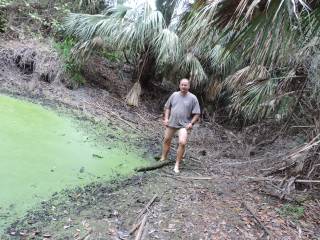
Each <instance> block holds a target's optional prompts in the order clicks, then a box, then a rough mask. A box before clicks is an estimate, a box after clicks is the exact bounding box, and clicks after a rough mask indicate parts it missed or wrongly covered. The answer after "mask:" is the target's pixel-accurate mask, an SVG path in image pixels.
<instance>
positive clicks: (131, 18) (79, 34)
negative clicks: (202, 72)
mask: <svg viewBox="0 0 320 240" xmlns="http://www.w3.org/2000/svg"><path fill="white" fill-rule="evenodd" d="M168 2H170V1H168ZM173 2H175V1H173ZM157 5H159V6H162V7H163V8H162V10H163V11H164V12H163V13H162V12H161V11H158V10H153V9H152V8H151V6H150V5H149V4H148V3H141V4H139V5H136V6H134V7H128V6H124V5H117V6H115V7H112V8H110V9H107V10H106V11H105V12H103V13H102V14H97V15H89V14H70V15H69V16H68V17H67V19H66V24H65V26H66V29H67V34H69V35H73V36H75V37H76V38H77V39H78V40H79V43H78V45H77V48H78V50H80V51H79V52H80V53H82V56H84V57H87V56H88V55H89V54H90V52H91V51H92V49H93V47H94V46H95V45H96V44H97V39H100V40H102V42H103V44H104V45H108V46H113V48H114V49H118V50H123V51H127V52H128V53H129V54H131V55H132V56H137V57H136V61H135V63H136V66H137V67H136V71H135V74H134V78H135V80H136V83H135V85H134V87H133V89H132V90H131V91H130V92H129V94H128V96H127V102H128V103H129V104H130V105H137V104H138V97H139V95H140V91H141V87H140V85H142V87H147V86H148V83H149V82H150V80H151V79H153V78H154V77H155V76H156V71H160V72H161V69H165V65H170V64H174V63H176V62H177V61H178V59H180V58H181V45H180V42H179V38H178V36H177V34H176V33H175V32H174V31H173V30H172V29H170V28H169V25H168V24H169V23H170V19H171V17H172V14H173V10H170V11H168V9H167V8H165V6H169V7H171V8H172V9H174V8H175V4H174V3H172V2H170V4H169V5H168V3H167V1H163V0H159V1H157Z"/></svg>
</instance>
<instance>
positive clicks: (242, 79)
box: [224, 65, 270, 91]
mask: <svg viewBox="0 0 320 240" xmlns="http://www.w3.org/2000/svg"><path fill="white" fill-rule="evenodd" d="M269 77H270V75H269V73H268V70H267V69H266V68H265V67H264V66H259V65H258V66H247V67H245V68H242V69H240V70H238V71H236V72H235V73H234V74H232V75H230V76H229V77H227V78H226V79H225V80H224V86H225V87H226V88H227V89H229V90H230V91H237V90H240V89H241V88H242V87H243V86H245V85H250V84H251V82H254V81H256V82H258V81H261V80H264V79H268V78H269Z"/></svg>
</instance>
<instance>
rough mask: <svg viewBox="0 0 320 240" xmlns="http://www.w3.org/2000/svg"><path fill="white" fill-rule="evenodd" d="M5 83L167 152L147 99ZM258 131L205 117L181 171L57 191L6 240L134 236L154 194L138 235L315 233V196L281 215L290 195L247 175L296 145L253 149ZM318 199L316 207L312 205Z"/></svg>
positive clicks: (1, 85) (0, 82)
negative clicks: (278, 195) (131, 103)
mask: <svg viewBox="0 0 320 240" xmlns="http://www.w3.org/2000/svg"><path fill="white" fill-rule="evenodd" d="M30 84H32V87H30ZM0 89H1V91H2V92H6V93H10V94H14V95H24V96H25V97H27V98H28V99H31V100H33V101H40V102H47V103H48V102H50V103H51V105H60V104H62V105H64V106H67V107H69V108H73V109H77V110H80V111H82V112H83V113H84V114H87V115H89V116H94V117H95V118H96V119H98V120H99V119H106V118H107V119H109V120H111V121H113V122H115V123H117V125H118V126H120V127H122V128H124V129H127V130H128V131H130V132H135V133H136V134H137V135H138V136H139V139H137V143H136V144H137V145H140V146H141V147H145V148H147V149H148V150H149V151H150V152H152V153H154V154H155V155H157V154H158V153H159V152H160V150H161V138H162V131H163V127H162V126H161V121H160V116H161V113H160V112H159V111H158V110H157V109H156V108H153V110H151V108H150V105H152V104H150V103H143V104H142V105H141V106H140V107H139V108H138V109H132V108H129V107H127V106H126V105H125V104H124V102H123V101H122V100H121V99H120V98H116V97H115V96H113V95H112V94H111V93H109V92H107V91H105V90H102V89H99V88H93V87H92V86H85V87H82V88H80V89H77V90H69V89H67V88H65V87H64V86H63V85H61V84H59V83H56V82H53V83H48V82H43V81H42V82H41V81H36V82H32V81H26V80H20V79H16V78H15V79H6V78H4V77H1V75H0ZM154 109H156V110H154ZM259 132H260V130H259V129H251V130H250V131H249V130H248V132H244V133H234V132H231V131H230V130H226V129H224V128H222V127H221V126H219V125H217V124H214V123H204V122H202V123H200V124H199V125H198V126H196V127H195V129H194V131H193V133H192V136H191V138H190V142H189V144H188V151H187V155H186V160H185V162H184V164H183V166H182V169H181V174H179V175H175V174H173V171H172V166H167V167H164V168H162V169H159V170H156V171H153V172H148V173H139V174H136V175H135V176H134V177H132V178H130V179H126V180H119V181H117V182H109V183H101V184H92V185H89V186H87V187H86V188H84V189H74V190H70V191H68V192H64V193H62V194H58V195H55V196H53V197H52V199H51V200H50V201H48V202H43V203H42V204H41V206H39V208H38V209H36V210H34V211H31V212H30V213H28V214H27V215H26V216H25V218H24V219H21V220H20V221H18V222H16V223H15V224H13V225H12V226H11V227H10V228H9V229H8V234H7V235H6V236H3V237H2V238H4V239H30V238H31V239H32V238H33V239H43V238H48V239H49V238H51V239H79V240H80V239H87V240H88V239H95V240H96V239H134V235H128V234H129V232H130V229H131V228H132V226H134V224H135V223H136V222H139V221H137V220H136V218H137V216H138V215H139V212H140V211H141V210H142V209H143V208H144V207H145V206H146V204H147V203H148V202H149V201H150V199H152V198H153V197H154V196H155V195H156V196H157V197H156V199H155V201H154V202H153V203H152V204H151V206H150V207H149V208H148V209H147V211H146V213H147V218H146V224H145V226H144V228H143V230H144V231H143V233H142V239H161V240H165V239H170V240H171V239H195V240H198V239H268V238H269V239H317V238H318V239H319V238H320V229H319V224H320V222H319V216H317V215H315V212H316V210H315V209H319V208H320V205H319V206H318V207H317V206H316V202H314V201H311V200H310V201H309V200H306V201H304V202H303V203H300V205H299V206H302V207H303V208H304V213H303V214H302V215H301V216H299V218H296V217H294V216H293V215H292V212H293V210H292V211H291V212H290V211H289V212H285V206H286V205H285V202H280V201H279V200H278V199H275V198H273V197H271V196H269V195H266V194H264V193H263V192H262V191H261V190H262V189H261V186H260V185H258V184H257V183H254V182H250V181H248V178H247V177H248V176H255V175H256V174H257V169H260V168H264V167H268V166H269V165H268V161H267V160H266V159H270V156H275V155H277V154H280V153H285V152H286V150H287V149H288V148H290V147H291V146H292V145H294V144H295V142H294V141H291V140H288V139H282V140H281V139H280V140H278V141H277V142H276V143H274V144H273V145H272V146H267V147H264V148H261V149H256V148H255V146H254V144H253V142H254V141H247V139H248V136H249V139H256V138H259V136H260V135H259ZM171 159H174V154H173V153H171ZM310 202H311V203H310ZM312 204H315V208H309V207H308V206H311V205H312ZM248 207H249V210H251V212H250V211H249V210H248ZM319 210H320V209H319ZM146 213H145V214H146ZM252 213H253V214H254V215H255V216H253V214H252ZM254 217H256V218H257V219H258V220H259V221H257V220H256V219H255V218H254Z"/></svg>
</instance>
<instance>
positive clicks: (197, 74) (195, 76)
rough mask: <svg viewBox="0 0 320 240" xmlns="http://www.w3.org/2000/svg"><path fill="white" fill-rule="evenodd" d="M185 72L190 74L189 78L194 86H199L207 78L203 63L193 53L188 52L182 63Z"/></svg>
mask: <svg viewBox="0 0 320 240" xmlns="http://www.w3.org/2000/svg"><path fill="white" fill-rule="evenodd" d="M180 67H181V70H182V71H183V72H184V74H189V79H190V82H191V85H192V86H193V87H197V86H199V85H200V84H202V83H203V82H204V81H206V80H207V75H206V73H205V71H204V69H203V67H202V64H201V63H200V61H199V60H198V58H197V57H196V56H194V54H192V53H187V54H186V55H185V56H184V57H183V60H182V61H181V64H180Z"/></svg>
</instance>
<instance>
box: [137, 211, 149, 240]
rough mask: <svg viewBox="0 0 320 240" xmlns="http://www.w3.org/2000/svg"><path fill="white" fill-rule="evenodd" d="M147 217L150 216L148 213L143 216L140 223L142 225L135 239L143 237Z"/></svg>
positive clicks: (138, 239)
mask: <svg viewBox="0 0 320 240" xmlns="http://www.w3.org/2000/svg"><path fill="white" fill-rule="evenodd" d="M147 217H148V216H147V214H146V215H144V216H143V219H142V221H141V224H140V227H139V230H138V233H137V235H136V238H135V240H140V239H141V237H142V233H143V230H144V225H145V224H146V222H147Z"/></svg>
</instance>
